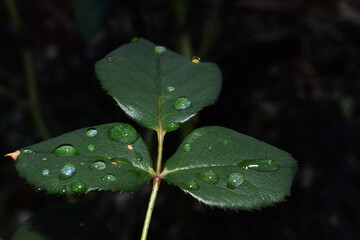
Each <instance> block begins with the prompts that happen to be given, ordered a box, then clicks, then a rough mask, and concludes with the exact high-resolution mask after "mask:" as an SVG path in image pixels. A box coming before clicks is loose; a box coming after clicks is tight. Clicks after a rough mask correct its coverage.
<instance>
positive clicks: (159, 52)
mask: <svg viewBox="0 0 360 240" xmlns="http://www.w3.org/2000/svg"><path fill="white" fill-rule="evenodd" d="M154 52H155V53H156V55H158V56H161V55H163V54H164V53H165V52H166V48H165V47H163V46H156V47H155V49H154Z"/></svg>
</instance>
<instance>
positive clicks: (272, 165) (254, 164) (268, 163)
mask: <svg viewBox="0 0 360 240" xmlns="http://www.w3.org/2000/svg"><path fill="white" fill-rule="evenodd" d="M239 166H240V167H243V168H245V169H251V170H256V171H259V172H273V171H277V170H279V168H280V166H279V164H277V163H276V162H275V161H273V160H269V159H254V160H245V161H242V162H241V163H239Z"/></svg>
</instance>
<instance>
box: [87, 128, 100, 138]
mask: <svg viewBox="0 0 360 240" xmlns="http://www.w3.org/2000/svg"><path fill="white" fill-rule="evenodd" d="M96 134H97V130H96V129H94V128H90V129H88V130H87V131H86V136H88V137H90V138H93V137H95V136H96Z"/></svg>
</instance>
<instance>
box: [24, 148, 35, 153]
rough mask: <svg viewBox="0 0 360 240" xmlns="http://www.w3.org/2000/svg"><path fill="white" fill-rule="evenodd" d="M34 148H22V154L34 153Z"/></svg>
mask: <svg viewBox="0 0 360 240" xmlns="http://www.w3.org/2000/svg"><path fill="white" fill-rule="evenodd" d="M34 153H35V152H34V150H32V149H30V148H25V149H23V150H21V154H34Z"/></svg>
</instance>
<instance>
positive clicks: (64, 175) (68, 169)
mask: <svg viewBox="0 0 360 240" xmlns="http://www.w3.org/2000/svg"><path fill="white" fill-rule="evenodd" d="M75 173H76V169H75V165H74V164H71V163H70V164H66V165H65V166H64V167H63V168H62V169H61V172H60V175H59V179H60V180H64V179H68V178H70V177H72V176H74V174H75Z"/></svg>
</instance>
